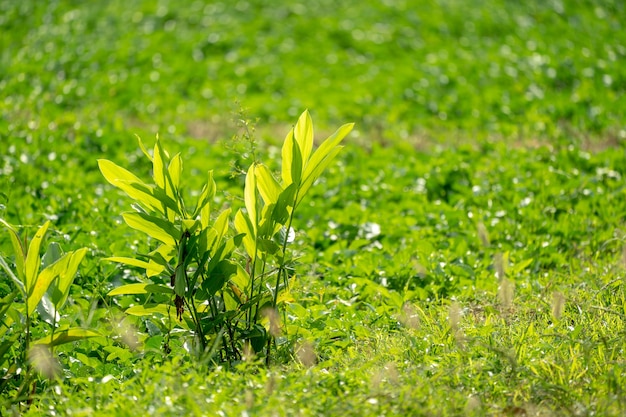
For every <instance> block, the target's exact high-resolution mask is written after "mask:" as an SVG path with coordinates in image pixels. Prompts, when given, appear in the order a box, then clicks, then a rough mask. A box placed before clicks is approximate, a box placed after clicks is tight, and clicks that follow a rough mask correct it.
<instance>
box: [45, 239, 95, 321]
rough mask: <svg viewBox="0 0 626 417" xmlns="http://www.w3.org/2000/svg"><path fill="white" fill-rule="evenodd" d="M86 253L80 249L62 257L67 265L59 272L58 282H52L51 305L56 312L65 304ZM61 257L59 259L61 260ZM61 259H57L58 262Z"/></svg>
mask: <svg viewBox="0 0 626 417" xmlns="http://www.w3.org/2000/svg"><path fill="white" fill-rule="evenodd" d="M86 253H87V248H81V249H78V250H76V251H73V252H68V253H66V254H65V255H64V256H63V257H67V258H68V260H67V264H66V265H65V268H63V269H62V270H61V271H59V279H58V281H55V282H53V288H54V291H53V292H52V293H53V296H52V297H51V299H52V303H53V304H54V306H55V308H56V309H57V310H60V309H61V307H63V305H64V304H65V301H66V300H67V297H68V295H69V293H70V286H71V285H72V282H74V276H75V275H76V271H78V265H80V263H81V262H82V260H83V258H84V257H85V254H86ZM63 257H62V258H61V259H63ZM61 259H59V261H60V260H61ZM57 262H58V261H57Z"/></svg>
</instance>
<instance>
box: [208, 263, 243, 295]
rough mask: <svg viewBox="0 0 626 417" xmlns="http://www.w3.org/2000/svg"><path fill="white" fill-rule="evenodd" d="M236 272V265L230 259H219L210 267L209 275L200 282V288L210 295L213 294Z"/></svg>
mask: <svg viewBox="0 0 626 417" xmlns="http://www.w3.org/2000/svg"><path fill="white" fill-rule="evenodd" d="M236 272H237V266H236V265H235V264H233V263H232V262H231V261H229V260H226V259H225V260H222V261H219V262H218V263H217V264H216V265H215V266H214V267H213V268H212V270H211V273H210V275H209V277H208V278H207V279H205V280H204V281H203V282H202V289H203V290H205V291H206V292H207V293H209V294H210V295H215V293H217V292H218V291H219V290H221V289H222V287H224V284H225V283H226V281H228V279H229V278H230V277H231V276H233V275H234V274H235V273H236Z"/></svg>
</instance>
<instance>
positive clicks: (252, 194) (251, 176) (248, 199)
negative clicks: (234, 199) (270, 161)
mask: <svg viewBox="0 0 626 417" xmlns="http://www.w3.org/2000/svg"><path fill="white" fill-rule="evenodd" d="M255 165H256V164H254V163H253V164H252V165H250V168H248V172H247V173H246V185H245V188H244V200H245V205H246V210H247V211H248V217H249V218H250V221H251V222H252V230H254V234H255V235H256V225H257V223H258V218H257V195H256V188H257V183H256V182H257V181H256V174H255Z"/></svg>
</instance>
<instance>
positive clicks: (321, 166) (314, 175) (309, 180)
mask: <svg viewBox="0 0 626 417" xmlns="http://www.w3.org/2000/svg"><path fill="white" fill-rule="evenodd" d="M342 148H343V147H342V146H336V147H335V148H334V149H331V151H330V152H329V153H328V154H327V155H326V158H324V159H322V161H320V162H319V163H318V164H317V166H316V167H315V169H314V170H312V171H311V172H310V173H309V175H308V176H307V177H306V178H305V179H304V181H303V182H302V185H301V186H300V189H299V190H298V201H296V206H297V205H298V204H300V202H301V201H302V199H303V198H304V196H305V195H306V193H307V192H308V191H309V189H310V188H311V186H312V185H313V183H314V182H315V180H317V179H318V178H319V176H320V175H321V174H322V172H324V170H325V169H326V167H328V165H330V163H331V162H332V160H333V159H334V158H335V156H337V154H338V153H339V151H341V149H342Z"/></svg>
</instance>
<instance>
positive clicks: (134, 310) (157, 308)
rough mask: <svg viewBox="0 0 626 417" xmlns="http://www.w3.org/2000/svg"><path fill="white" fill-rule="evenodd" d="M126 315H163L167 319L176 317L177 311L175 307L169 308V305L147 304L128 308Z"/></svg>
mask: <svg viewBox="0 0 626 417" xmlns="http://www.w3.org/2000/svg"><path fill="white" fill-rule="evenodd" d="M126 314H130V315H131V316H139V317H143V316H151V315H153V314H162V315H163V316H166V317H168V316H170V315H171V316H172V317H174V316H175V315H176V309H175V308H174V307H173V306H168V305H167V304H146V305H137V306H132V307H130V308H127V309H126Z"/></svg>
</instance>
